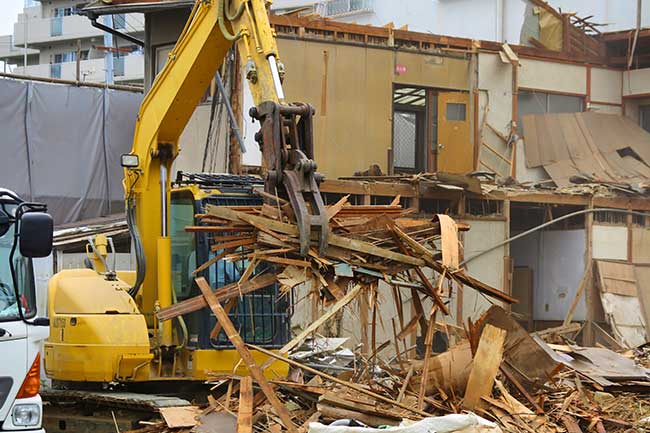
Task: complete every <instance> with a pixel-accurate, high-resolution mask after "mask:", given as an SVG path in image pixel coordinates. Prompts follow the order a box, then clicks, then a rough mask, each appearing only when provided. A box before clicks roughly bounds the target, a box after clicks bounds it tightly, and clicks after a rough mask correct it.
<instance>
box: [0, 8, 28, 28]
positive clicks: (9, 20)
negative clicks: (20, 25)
mask: <svg viewBox="0 0 650 433" xmlns="http://www.w3.org/2000/svg"><path fill="white" fill-rule="evenodd" d="M23 3H24V2H23V0H0V10H1V11H2V12H0V35H9V34H11V33H13V31H14V23H15V22H16V18H17V17H18V14H19V13H20V12H22V11H23Z"/></svg>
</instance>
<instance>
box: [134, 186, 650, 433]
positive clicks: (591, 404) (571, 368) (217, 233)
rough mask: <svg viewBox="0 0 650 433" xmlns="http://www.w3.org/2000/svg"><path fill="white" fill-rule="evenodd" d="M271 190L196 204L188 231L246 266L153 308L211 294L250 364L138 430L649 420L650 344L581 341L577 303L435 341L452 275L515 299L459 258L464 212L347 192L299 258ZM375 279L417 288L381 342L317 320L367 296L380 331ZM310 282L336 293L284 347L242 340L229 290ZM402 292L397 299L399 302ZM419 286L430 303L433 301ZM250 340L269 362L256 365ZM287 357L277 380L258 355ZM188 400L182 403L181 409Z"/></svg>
mask: <svg viewBox="0 0 650 433" xmlns="http://www.w3.org/2000/svg"><path fill="white" fill-rule="evenodd" d="M274 201H275V205H276V206H273V205H269V204H266V205H264V206H261V207H252V206H247V207H216V206H208V207H207V209H206V212H205V213H204V214H201V215H199V218H200V220H201V221H202V224H201V225H199V226H192V227H187V230H189V231H203V232H210V233H212V234H213V239H212V242H213V243H214V244H213V246H212V250H213V251H214V252H215V254H216V257H218V259H217V260H221V259H225V260H230V261H242V260H247V263H248V266H247V267H246V269H245V270H244V272H243V273H242V276H241V278H240V280H239V281H238V282H237V283H235V284H231V285H227V286H224V287H221V288H219V289H217V290H213V289H212V288H211V287H210V286H209V284H208V282H207V281H206V280H205V279H203V278H197V279H196V283H197V285H198V287H199V288H200V290H201V293H202V295H199V296H196V297H194V298H190V299H188V300H185V301H181V302H179V303H177V304H175V305H173V306H171V307H168V308H164V309H162V310H160V311H159V312H158V313H157V315H158V318H159V319H160V320H169V319H171V318H173V317H177V316H179V315H182V314H186V313H188V312H192V311H197V310H199V309H201V308H204V307H206V306H209V307H210V308H211V309H212V311H213V313H214V314H215V316H216V318H217V321H218V323H217V326H216V327H215V330H216V332H217V333H218V332H221V330H223V331H224V332H225V334H226V336H227V337H228V339H229V340H230V342H231V343H232V344H233V346H234V347H235V349H236V350H237V351H238V352H239V354H240V356H241V358H242V362H243V363H244V364H245V365H246V366H247V367H248V371H249V372H250V375H248V376H239V375H236V374H230V375H215V377H214V381H213V382H212V383H213V385H214V387H213V396H211V397H210V398H209V399H208V403H207V404H205V405H203V406H202V407H201V410H200V412H198V413H197V415H196V416H195V417H194V418H195V425H194V426H187V425H186V424H187V423H186V424H183V426H178V425H179V424H178V419H176V420H175V422H176V424H174V423H172V422H170V421H169V419H168V418H169V414H161V416H162V418H163V419H164V421H161V422H160V423H156V424H152V425H148V426H145V427H143V428H142V429H140V430H135V431H137V432H172V431H173V432H190V431H191V432H201V431H210V432H219V433H221V432H231V431H232V432H238V433H239V432H241V433H244V432H253V431H255V432H280V431H284V430H286V431H291V432H303V433H305V432H312V433H321V432H322V433H327V432H332V433H338V432H341V433H343V432H345V433H347V432H373V431H376V430H375V429H377V428H386V431H394V432H409V433H410V432H429V431H437V432H442V431H447V432H470V431H471V432H475V431H482V432H486V433H487V432H495V433H498V432H501V431H503V432H521V433H538V432H543V433H551V432H558V433H559V432H568V433H578V432H582V431H596V432H598V433H603V432H606V431H607V432H613V431H621V432H623V431H631V430H634V429H637V430H639V431H640V430H644V429H646V428H648V427H649V426H650V423H648V421H647V420H648V419H650V418H649V417H650V397H648V396H649V395H650V394H647V391H650V376H649V375H648V370H647V368H646V366H647V365H648V364H649V363H650V361H648V360H649V359H650V349H648V347H647V346H644V347H640V348H638V349H636V350H627V351H625V352H621V353H616V352H613V351H611V350H609V349H605V348H583V347H579V346H577V345H575V344H574V343H573V342H572V341H570V340H569V339H568V338H567V337H566V336H567V335H569V334H570V333H571V332H574V333H575V332H576V330H578V331H579V325H578V327H577V328H576V324H575V323H572V322H571V319H570V318H569V319H568V321H567V323H565V324H564V325H563V326H561V327H559V328H556V329H554V330H552V331H549V332H542V333H539V334H529V333H528V332H527V331H525V330H524V329H523V328H522V327H521V326H520V325H519V324H518V323H517V321H516V320H514V319H513V318H512V317H511V316H510V314H509V313H508V312H507V311H506V309H504V308H501V307H499V306H496V305H495V306H493V307H491V308H490V309H489V310H488V311H486V312H485V313H484V314H483V315H482V316H481V317H480V318H479V319H478V320H477V321H476V322H475V323H472V322H469V323H468V326H467V328H466V329H463V328H458V329H454V330H453V335H454V336H455V339H456V342H455V344H453V345H452V346H451V347H449V348H447V349H446V350H444V351H443V352H442V353H432V347H433V346H434V344H433V341H434V335H435V333H436V332H440V331H441V330H443V331H445V334H446V336H447V339H449V336H450V335H451V333H452V331H451V330H450V329H451V328H450V327H449V326H448V325H446V324H444V323H441V322H439V321H438V320H437V319H436V317H437V316H441V315H445V314H448V313H449V306H448V299H449V297H450V296H451V289H452V288H453V287H454V286H453V285H452V284H447V285H445V284H444V283H445V282H446V281H447V282H452V281H453V282H454V284H456V285H463V286H465V287H469V288H472V289H474V290H477V291H479V292H480V293H482V294H484V295H486V296H488V297H490V298H491V299H493V300H494V301H495V302H502V303H505V304H506V305H507V304H508V303H513V302H515V300H514V299H513V298H512V297H510V296H509V295H507V294H505V293H502V292H501V291H499V290H498V289H495V288H493V287H491V286H489V285H486V284H484V283H482V282H480V281H478V280H476V279H474V278H472V277H471V276H469V275H467V273H466V272H465V271H464V270H463V269H462V268H460V267H459V262H460V259H459V257H460V252H459V246H458V237H457V236H458V235H457V232H458V231H459V230H468V229H469V227H468V226H466V225H463V224H457V223H455V222H454V221H453V220H452V219H451V218H449V217H448V216H446V215H437V216H436V217H435V218H434V220H421V219H420V220H418V219H412V218H409V212H408V211H405V210H403V209H402V208H401V206H399V205H398V204H397V202H398V201H396V202H394V203H393V204H391V205H385V206H353V205H350V204H348V203H347V197H344V198H343V199H342V200H341V201H339V202H338V203H336V204H334V205H332V206H330V207H329V208H328V215H329V219H330V227H331V231H332V232H331V234H330V237H329V247H328V248H327V249H326V250H325V251H320V252H319V251H316V250H315V249H313V248H312V249H311V250H310V252H309V255H308V256H307V257H302V256H300V255H299V253H298V249H299V240H298V239H299V238H298V232H297V228H296V226H295V225H294V224H293V222H292V215H290V211H289V207H288V206H286V204H283V203H282V201H281V200H280V199H277V198H276V199H275V200H274ZM217 260H215V259H212V260H211V261H210V262H209V263H205V264H202V265H201V266H199V270H200V269H205V267H206V266H211V265H213V264H214V263H216V261H217ZM263 263H266V264H268V265H266V266H260V264H263ZM431 270H433V278H431V277H430V276H429V275H431V274H430V271H431ZM195 273H196V271H195ZM380 281H382V282H385V283H386V284H388V285H389V286H391V287H392V288H393V293H396V294H398V295H399V293H400V292H406V293H407V294H409V295H410V296H412V299H413V305H414V309H415V314H414V316H413V319H412V320H410V321H409V322H408V323H400V324H399V326H401V329H399V328H398V327H395V328H394V333H393V335H394V341H387V342H382V343H381V344H378V342H377V341H376V339H375V338H374V337H372V338H369V337H368V336H366V338H365V341H364V343H365V344H367V347H365V348H364V350H360V351H359V350H354V349H355V348H350V347H346V346H345V345H346V344H347V339H346V336H345V335H340V336H339V337H337V338H324V337H322V336H320V335H319V334H318V330H319V328H320V327H321V326H322V325H323V324H325V323H326V322H327V321H328V320H330V319H332V318H333V317H334V316H335V315H336V314H337V313H339V312H340V311H342V310H343V309H344V308H346V306H348V305H349V304H350V303H351V302H352V301H353V300H355V299H358V298H364V299H365V300H366V301H368V303H367V304H368V305H366V308H367V309H369V310H371V311H372V314H371V315H370V314H369V315H368V316H367V317H366V318H365V319H361V320H362V322H363V321H364V320H365V321H366V322H365V323H364V325H369V326H370V332H371V333H372V335H374V329H375V327H376V326H378V324H377V317H376V316H377V314H376V311H377V305H378V303H379V302H381V301H382V300H380V299H379V297H378V296H377V287H378V284H379V282H380ZM304 283H310V284H311V285H312V292H311V293H312V295H313V296H314V297H316V298H315V299H317V300H318V301H319V302H322V303H326V304H328V306H329V308H328V309H327V310H326V312H325V313H323V314H322V315H321V316H320V317H319V318H317V319H316V320H314V321H313V322H311V323H310V324H309V325H308V326H306V328H305V329H303V330H302V331H301V332H299V333H298V334H297V335H296V336H295V337H294V338H293V339H292V340H291V341H289V342H288V343H287V344H285V345H284V346H283V347H282V348H281V349H279V350H277V351H270V350H268V349H265V348H262V347H257V346H254V345H251V344H247V343H245V342H244V340H243V339H242V337H241V336H240V334H239V333H238V331H237V329H236V328H235V326H234V325H233V323H232V322H231V320H230V318H229V316H228V314H227V309H228V308H229V305H232V303H235V302H237V301H238V299H239V296H240V295H242V294H245V293H250V292H253V291H255V290H260V289H262V288H264V287H267V286H269V285H271V284H280V285H281V288H282V290H281V292H283V293H284V294H288V293H289V292H290V291H292V290H295V289H296V287H299V286H300V285H302V284H304ZM443 287H445V289H446V290H443ZM398 295H396V296H395V299H394V300H392V301H394V302H395V303H396V304H398V305H399V308H401V304H400V302H399V299H400V298H399V296H398ZM227 300H228V302H227V303H225V305H222V302H224V301H227ZM386 301H388V302H390V301H391V300H383V302H386ZM425 301H427V302H426V304H427V305H428V303H429V302H430V303H431V305H432V308H430V309H425V308H424V305H425ZM364 302H365V301H364ZM360 304H361V302H360ZM398 314H402V313H399V310H398ZM369 317H372V319H369ZM393 325H395V323H394V322H393ZM418 329H419V332H420V335H424V356H423V357H422V359H416V356H417V351H415V350H412V349H407V350H402V347H403V346H404V347H405V342H404V341H403V340H404V336H405V335H408V334H410V333H412V332H414V331H417V330H418ZM567 330H568V331H567ZM214 333H215V331H213V334H214ZM545 340H547V341H548V342H547V341H545ZM558 341H560V342H562V343H563V344H557V342H558ZM386 347H394V348H396V349H395V352H396V356H395V357H393V358H392V359H390V357H387V356H384V355H383V354H382V350H384V349H385V348H386ZM253 351H257V352H260V353H261V354H264V355H266V356H267V357H268V359H267V361H266V362H265V363H263V364H261V365H258V364H256V362H255V360H254V359H253V356H252V354H251V353H252V352H253ZM278 361H280V362H283V363H286V364H288V365H289V366H290V368H291V371H290V373H289V375H288V377H286V378H275V379H268V378H267V377H266V376H265V374H264V371H265V369H267V368H268V366H269V365H271V363H273V362H278ZM226 384H227V385H226ZM166 411H167V412H169V411H170V409H166ZM190 411H191V410H189V409H187V408H184V409H183V412H182V414H180V415H183V416H182V417H180V415H179V417H180V418H182V421H184V422H186V418H185V415H187V413H188V412H190ZM215 420H216V421H215ZM173 426H177V427H173Z"/></svg>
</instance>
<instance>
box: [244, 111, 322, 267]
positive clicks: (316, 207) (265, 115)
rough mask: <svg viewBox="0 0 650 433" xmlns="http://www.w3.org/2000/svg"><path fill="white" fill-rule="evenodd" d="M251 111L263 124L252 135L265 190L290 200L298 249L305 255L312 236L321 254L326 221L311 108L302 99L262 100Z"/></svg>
mask: <svg viewBox="0 0 650 433" xmlns="http://www.w3.org/2000/svg"><path fill="white" fill-rule="evenodd" d="M250 114H251V116H252V117H253V118H255V119H257V120H259V121H260V123H261V125H262V126H261V129H260V131H259V132H258V133H257V134H256V136H255V137H256V139H257V141H258V143H259V145H260V148H261V149H262V155H263V158H264V161H265V163H266V168H267V174H266V182H265V190H266V192H268V193H270V194H277V195H278V196H280V197H282V198H285V199H288V200H289V202H290V203H291V207H292V208H293V212H294V215H295V217H296V224H297V225H298V230H299V233H300V253H301V254H302V255H307V254H308V253H309V248H310V245H311V241H312V240H314V241H317V243H318V249H319V252H320V253H321V254H324V253H325V250H326V249H327V243H328V235H329V223H328V218H327V211H326V209H325V205H324V204H323V199H322V197H321V194H320V190H319V188H318V184H319V183H320V182H321V181H322V180H323V175H321V174H320V173H318V172H316V169H317V165H316V163H315V162H314V160H313V158H314V142H313V122H312V118H313V115H314V109H313V108H312V107H311V106H310V105H308V104H302V103H295V104H290V105H284V104H278V103H275V102H264V103H262V104H260V105H259V106H257V107H254V108H253V109H251V112H250Z"/></svg>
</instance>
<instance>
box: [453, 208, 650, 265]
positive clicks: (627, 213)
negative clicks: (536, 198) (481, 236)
mask: <svg viewBox="0 0 650 433" xmlns="http://www.w3.org/2000/svg"><path fill="white" fill-rule="evenodd" d="M595 212H612V213H621V214H626V215H638V216H644V217H647V216H650V213H645V212H638V211H634V210H626V209H609V208H595V209H583V210H579V211H577V212H572V213H570V214H566V215H562V216H561V217H558V218H555V219H553V220H551V221H547V222H545V223H544V224H540V225H538V226H536V227H533V228H532V229H529V230H526V231H525V232H522V233H519V234H518V235H515V236H512V237H510V238H508V239H506V240H504V241H502V242H498V243H496V244H494V245H492V246H491V247H489V248H488V249H486V250H483V251H481V252H480V253H477V254H474V255H473V256H471V257H468V258H467V259H465V260H463V261H462V262H461V263H460V265H459V266H463V265H465V264H466V263H468V262H471V261H472V260H474V259H476V258H478V257H481V256H482V255H484V254H487V253H489V252H490V251H493V250H495V249H497V248H499V247H502V246H504V245H506V244H509V243H510V242H512V241H515V240H517V239H521V238H523V237H524V236H528V235H530V234H532V233H534V232H536V231H538V230H541V229H543V228H545V227H548V226H550V225H553V224H555V223H557V222H560V221H563V220H566V219H569V218H572V217H574V216H577V215H583V214H588V213H595Z"/></svg>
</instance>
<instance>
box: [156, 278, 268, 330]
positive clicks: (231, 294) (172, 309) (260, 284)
mask: <svg viewBox="0 0 650 433" xmlns="http://www.w3.org/2000/svg"><path fill="white" fill-rule="evenodd" d="M275 282H276V277H275V275H274V274H271V273H264V274H261V275H256V276H255V278H253V279H251V280H249V281H246V282H245V283H244V284H241V285H240V284H239V283H232V284H228V285H227V286H223V287H220V288H219V289H217V290H216V291H215V292H214V294H215V296H216V297H217V300H218V301H219V302H223V301H226V300H228V299H231V298H236V297H238V296H241V295H245V294H247V293H251V292H254V291H255V290H258V289H262V288H264V287H268V286H270V285H271V284H273V283H275ZM207 306H208V303H207V302H206V301H205V298H204V297H203V296H202V295H198V296H195V297H193V298H189V299H186V300H184V301H181V302H177V303H176V304H173V305H170V306H169V307H165V308H163V309H161V310H160V311H158V312H157V313H156V317H158V320H160V321H164V320H169V319H173V318H174V317H178V316H181V315H183V314H187V313H191V312H193V311H198V310H200V309H201V308H205V307H207Z"/></svg>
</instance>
